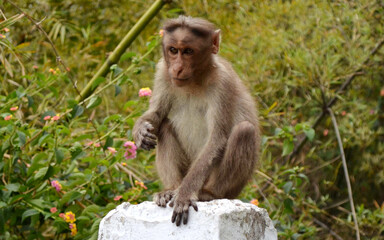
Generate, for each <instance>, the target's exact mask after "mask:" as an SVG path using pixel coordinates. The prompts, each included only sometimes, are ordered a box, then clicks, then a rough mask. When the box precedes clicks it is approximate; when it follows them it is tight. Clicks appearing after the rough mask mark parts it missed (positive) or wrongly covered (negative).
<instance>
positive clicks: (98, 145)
mask: <svg viewBox="0 0 384 240" xmlns="http://www.w3.org/2000/svg"><path fill="white" fill-rule="evenodd" d="M93 146H94V147H100V146H101V144H100V143H95V144H93Z"/></svg>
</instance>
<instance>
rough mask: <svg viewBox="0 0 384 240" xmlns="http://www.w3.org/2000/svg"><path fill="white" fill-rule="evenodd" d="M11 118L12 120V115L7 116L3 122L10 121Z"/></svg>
mask: <svg viewBox="0 0 384 240" xmlns="http://www.w3.org/2000/svg"><path fill="white" fill-rule="evenodd" d="M12 118H13V116H12V115H8V116H5V117H4V120H5V121H9V120H11V119H12Z"/></svg>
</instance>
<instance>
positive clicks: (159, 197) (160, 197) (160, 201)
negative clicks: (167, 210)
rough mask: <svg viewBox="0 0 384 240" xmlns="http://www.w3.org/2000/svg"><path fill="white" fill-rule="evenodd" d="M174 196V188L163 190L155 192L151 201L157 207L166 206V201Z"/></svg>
mask: <svg viewBox="0 0 384 240" xmlns="http://www.w3.org/2000/svg"><path fill="white" fill-rule="evenodd" d="M174 196H175V191H174V190H165V191H163V192H159V193H155V195H154V196H153V201H154V202H155V203H156V204H157V206H159V207H166V206H167V203H168V202H169V201H171V200H172V198H173V197H174Z"/></svg>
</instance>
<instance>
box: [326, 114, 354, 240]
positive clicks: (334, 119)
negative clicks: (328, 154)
mask: <svg viewBox="0 0 384 240" xmlns="http://www.w3.org/2000/svg"><path fill="white" fill-rule="evenodd" d="M327 111H328V112H329V115H331V118H332V123H333V126H334V128H335V133H336V138H337V142H338V144H339V148H340V154H341V160H342V163H343V169H344V175H345V180H346V182H347V188H348V197H349V202H350V204H351V210H352V216H353V221H354V222H355V230H356V239H357V240H360V232H359V225H358V223H357V217H356V211H355V205H354V203H353V196H352V187H351V182H350V180H349V173H348V167H347V161H346V160H345V154H344V147H343V142H342V141H341V137H340V132H339V127H338V126H337V121H336V118H335V115H334V114H333V112H332V110H331V108H328V109H327Z"/></svg>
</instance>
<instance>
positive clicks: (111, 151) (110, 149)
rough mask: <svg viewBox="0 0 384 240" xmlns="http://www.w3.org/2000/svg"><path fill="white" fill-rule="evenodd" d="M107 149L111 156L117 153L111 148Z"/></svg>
mask: <svg viewBox="0 0 384 240" xmlns="http://www.w3.org/2000/svg"><path fill="white" fill-rule="evenodd" d="M107 149H108V151H109V152H110V153H111V154H112V155H115V154H116V152H117V151H116V149H115V148H113V147H108V148H107Z"/></svg>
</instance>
